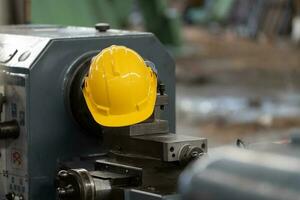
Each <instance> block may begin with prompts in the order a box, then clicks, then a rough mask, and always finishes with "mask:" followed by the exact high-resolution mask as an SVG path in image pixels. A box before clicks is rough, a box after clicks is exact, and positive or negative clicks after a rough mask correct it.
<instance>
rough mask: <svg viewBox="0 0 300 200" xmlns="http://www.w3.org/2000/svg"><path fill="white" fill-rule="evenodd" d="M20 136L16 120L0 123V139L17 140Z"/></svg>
mask: <svg viewBox="0 0 300 200" xmlns="http://www.w3.org/2000/svg"><path fill="white" fill-rule="evenodd" d="M19 135H20V126H19V124H18V121H17V120H11V121H6V122H0V139H17V138H18V137H19Z"/></svg>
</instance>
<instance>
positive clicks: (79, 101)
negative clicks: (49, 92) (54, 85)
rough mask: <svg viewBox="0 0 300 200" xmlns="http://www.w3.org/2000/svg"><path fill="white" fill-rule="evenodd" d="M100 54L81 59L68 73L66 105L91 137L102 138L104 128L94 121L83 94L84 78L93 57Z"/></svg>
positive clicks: (94, 53) (90, 54) (65, 88)
mask: <svg viewBox="0 0 300 200" xmlns="http://www.w3.org/2000/svg"><path fill="white" fill-rule="evenodd" d="M97 53H98V52H90V53H87V54H85V55H83V56H82V57H80V58H79V59H78V60H77V61H76V63H74V64H73V65H72V66H71V67H70V69H69V72H68V75H67V79H66V82H65V87H64V94H65V104H66V107H67V109H68V111H69V113H70V114H71V115H72V117H73V118H74V120H75V121H76V122H77V124H78V125H79V126H80V127H81V128H82V130H83V131H84V132H85V133H87V134H90V135H95V136H101V135H102V126H100V125H99V124H98V123H97V122H95V120H94V119H93V117H92V115H91V113H90V111H89V110H88V107H87V105H86V102H85V100H84V97H83V94H82V87H83V83H84V78H85V77H86V75H87V73H88V70H89V68H90V62H91V59H92V58H93V56H95V55H96V54H97Z"/></svg>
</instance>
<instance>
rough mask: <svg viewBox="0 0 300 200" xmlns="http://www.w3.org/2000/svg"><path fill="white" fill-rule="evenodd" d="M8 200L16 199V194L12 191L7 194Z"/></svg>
mask: <svg viewBox="0 0 300 200" xmlns="http://www.w3.org/2000/svg"><path fill="white" fill-rule="evenodd" d="M5 197H6V199H7V200H14V199H15V194H14V193H12V192H10V193H8V194H6V195H5Z"/></svg>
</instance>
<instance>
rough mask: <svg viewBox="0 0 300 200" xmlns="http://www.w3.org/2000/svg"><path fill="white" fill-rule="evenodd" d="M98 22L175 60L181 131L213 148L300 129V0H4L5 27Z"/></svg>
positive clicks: (0, 14) (0, 1)
mask: <svg viewBox="0 0 300 200" xmlns="http://www.w3.org/2000/svg"><path fill="white" fill-rule="evenodd" d="M99 22H105V23H109V24H110V26H111V27H112V28H116V29H126V30H138V31H147V32H152V33H154V34H155V35H156V37H157V38H159V40H160V41H161V42H162V43H163V45H164V46H165V47H166V49H167V50H168V52H169V53H170V55H171V56H172V57H173V58H174V59H175V63H176V66H175V80H176V133H178V134H184V135H190V136H197V137H203V138H207V139H208V141H209V142H208V145H209V146H208V148H213V147H219V146H221V145H234V144H236V143H237V142H240V143H242V144H243V145H247V144H260V143H264V142H269V141H270V140H272V139H273V138H276V140H278V138H280V139H283V140H285V139H287V138H289V136H290V133H291V132H292V133H299V134H300V79H299V77H300V0H0V25H9V24H53V25H74V26H87V27H94V25H95V24H96V23H99ZM145 48H147V47H145Z"/></svg>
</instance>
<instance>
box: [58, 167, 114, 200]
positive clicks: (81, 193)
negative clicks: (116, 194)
mask: <svg viewBox="0 0 300 200" xmlns="http://www.w3.org/2000/svg"><path fill="white" fill-rule="evenodd" d="M57 180H58V187H57V196H58V198H59V199H60V200H107V199H110V192H111V185H110V181H109V180H103V179H99V178H97V177H93V176H92V175H91V174H90V173H89V172H88V171H87V170H85V169H70V170H68V171H65V170H62V171H60V172H59V173H58V176H57Z"/></svg>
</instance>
